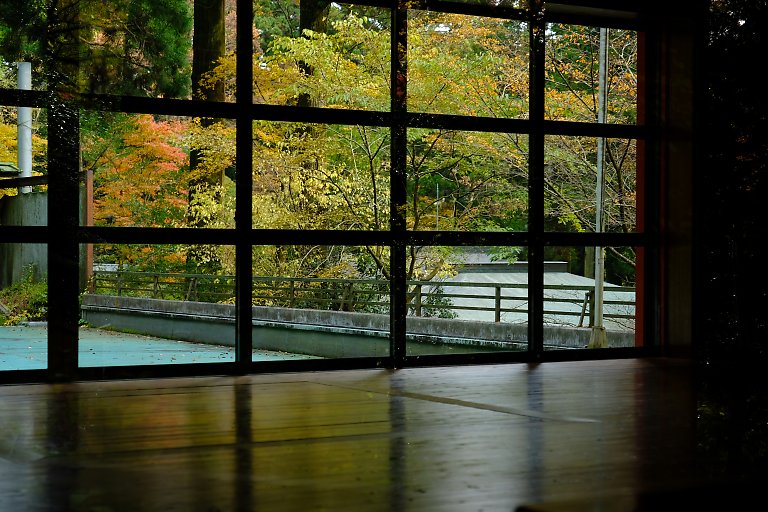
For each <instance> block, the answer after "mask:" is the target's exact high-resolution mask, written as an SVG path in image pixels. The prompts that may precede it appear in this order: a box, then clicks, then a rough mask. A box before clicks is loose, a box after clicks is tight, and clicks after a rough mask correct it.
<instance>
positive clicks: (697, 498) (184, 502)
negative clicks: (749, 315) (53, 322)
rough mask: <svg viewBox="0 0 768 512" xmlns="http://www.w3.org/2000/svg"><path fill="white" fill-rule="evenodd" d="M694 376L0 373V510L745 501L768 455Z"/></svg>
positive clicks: (577, 369)
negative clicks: (0, 377)
mask: <svg viewBox="0 0 768 512" xmlns="http://www.w3.org/2000/svg"><path fill="white" fill-rule="evenodd" d="M702 389H703V388H702V387H701V386H699V385H697V384H696V380H695V379H694V378H693V377H692V371H691V369H690V368H689V367H688V365H687V364H686V363H683V362H679V361H675V360H663V359H659V360H657V359H629V360H607V361H590V362H563V363H543V364H540V365H525V364H510V365H493V366H464V367H441V368H410V369H403V370H397V371H389V370H355V371H335V372H324V373H296V374H275V375H253V376H239V377H200V378H183V379H179V378H174V379H158V380H137V381H110V382H83V383H74V384H51V385H49V384H39V385H6V386H0V510H1V511H3V512H4V511H6V510H7V511H11V512H26V511H49V510H50V511H53V510H55V511H59V510H61V511H94V512H96V511H131V512H142V511H163V512H170V511H184V512H186V511H206V512H212V511H246V510H247V511H271V510H274V511H294V510H295V511H322V510H328V511H380V510H386V511H425V510H429V511H432V510H435V511H462V512H464V511H496V510H503V511H516V510H517V511H523V510H531V511H533V510H536V511H553V512H554V511H564V510H573V511H582V510H583V511H587V510H589V511H598V510H599V511H634V510H638V511H639V510H643V511H645V510H648V511H651V510H654V511H655V510H665V511H666V510H679V511H687V510H708V509H712V510H738V508H728V507H727V506H725V504H726V503H730V504H736V503H738V501H739V500H740V499H743V498H744V496H746V495H747V494H749V492H750V490H752V489H759V487H756V485H757V486H759V485H760V484H759V482H758V483H756V481H757V480H756V479H758V480H759V479H760V478H761V476H762V475H760V474H759V471H756V473H752V472H750V471H733V467H729V464H730V463H731V462H732V457H731V459H728V457H729V456H730V455H731V454H730V452H729V451H728V450H729V448H728V447H734V446H735V447H738V446H739V442H736V443H734V442H733V441H732V440H730V441H726V440H722V439H721V437H720V434H719V432H721V430H722V429H723V428H725V429H726V430H727V431H728V435H733V434H734V433H735V432H734V430H733V427H732V426H727V427H726V426H723V425H721V424H719V423H718V421H720V420H719V418H720V419H722V418H721V416H722V415H721V413H722V412H723V411H724V410H725V411H728V410H729V409H728V406H727V405H724V404H719V403H718V402H717V398H716V394H710V395H707V396H711V397H715V398H713V399H712V400H713V401H711V402H707V400H708V398H707V396H704V395H702ZM744 428H748V426H745V427H744ZM764 444H765V443H763V444H760V443H759V442H758V444H757V445H756V446H763V445H764ZM729 460H730V461H731V462H729ZM751 467H752V468H756V469H762V466H760V465H759V464H758V463H755V464H753V465H752V466H751ZM745 489H746V490H747V493H746V494H745V492H744V490H745ZM721 491H722V492H721ZM749 498H750V499H752V498H753V496H749ZM724 500H726V501H724ZM683 504H684V505H683ZM689 505H695V506H693V507H690V506H689ZM755 510H757V509H755Z"/></svg>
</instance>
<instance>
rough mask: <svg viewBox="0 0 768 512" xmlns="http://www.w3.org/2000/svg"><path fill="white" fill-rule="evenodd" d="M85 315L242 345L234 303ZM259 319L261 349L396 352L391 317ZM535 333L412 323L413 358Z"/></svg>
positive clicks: (266, 315) (550, 336)
mask: <svg viewBox="0 0 768 512" xmlns="http://www.w3.org/2000/svg"><path fill="white" fill-rule="evenodd" d="M82 315H83V318H84V320H85V321H86V322H88V323H89V324H91V325H93V326H95V327H106V328H112V329H115V330H126V331H130V332H134V333H139V334H146V335H152V336H159V337H163V338H169V339H178V340H183V341H192V342H199V343H212V344H217V345H234V343H235V323H234V320H235V308H234V305H232V304H213V303H206V302H182V301H170V300H160V299H146V298H134V297H116V296H107V295H84V296H83V302H82ZM252 316H253V322H252V323H253V345H254V348H258V349H264V350H277V351H283V352H292V353H298V354H308V355H316V356H321V357H363V356H385V355H387V354H388V351H389V316H388V315H381V314H372V313H351V312H343V311H321V310H309V309H291V308H271V307H263V306H254V307H253V313H252ZM544 333H545V337H546V339H545V345H550V346H553V347H558V348H583V347H585V346H586V345H587V343H588V342H589V335H590V330H589V329H587V328H567V327H557V326H545V329H544ZM614 334H615V336H614ZM527 335H528V327H527V325H526V324H505V323H490V322H477V321H467V320H452V319H443V318H416V317H409V318H408V333H407V338H408V340H407V341H408V343H409V347H408V352H409V354H412V355H417V354H420V353H425V354H434V353H462V352H464V353H468V352H479V351H498V350H523V349H525V346H526V340H527ZM609 342H610V344H611V346H633V344H634V337H633V336H632V335H631V333H629V334H628V333H609Z"/></svg>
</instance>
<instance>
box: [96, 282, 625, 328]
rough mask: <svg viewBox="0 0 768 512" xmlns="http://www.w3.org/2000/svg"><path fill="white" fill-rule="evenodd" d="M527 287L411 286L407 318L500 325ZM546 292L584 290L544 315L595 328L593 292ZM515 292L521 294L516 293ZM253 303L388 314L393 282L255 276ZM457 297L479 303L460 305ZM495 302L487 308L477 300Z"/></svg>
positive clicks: (204, 297)
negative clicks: (466, 315) (485, 320)
mask: <svg viewBox="0 0 768 512" xmlns="http://www.w3.org/2000/svg"><path fill="white" fill-rule="evenodd" d="M235 282H236V281H235V276H232V275H208V274H187V273H162V272H136V271H123V270H97V271H94V274H93V277H92V280H91V283H90V287H89V291H90V292H91V293H96V294H102V295H118V296H132V297H147V298H155V299H169V300H181V301H199V302H232V301H233V300H234V296H235ZM445 287H451V288H458V289H459V290H460V289H461V288H468V287H472V288H489V289H493V294H488V295H482V294H478V293H460V292H453V293H447V292H445ZM527 289H528V286H527V285H526V284H513V283H475V282H453V281H420V280H412V281H408V282H407V290H408V295H407V298H408V303H409V314H411V315H413V316H417V317H419V316H448V317H455V316H457V313H458V312H460V311H488V312H491V311H492V312H493V313H494V321H495V322H501V321H502V318H503V315H504V314H507V313H527V311H528V293H527ZM544 289H545V290H552V291H571V292H584V294H583V295H581V294H579V295H575V294H574V296H573V297H547V298H546V299H545V302H546V303H549V304H572V305H574V308H573V310H572V311H570V310H553V309H545V310H544V315H545V316H547V315H557V316H564V317H575V318H578V320H577V321H574V324H577V325H578V326H580V327H581V326H584V322H585V320H587V319H588V325H589V326H591V325H592V321H593V309H594V298H593V291H594V288H593V287H591V286H586V285H544ZM608 291H611V292H624V293H634V291H635V289H634V288H632V287H619V286H612V287H610V288H609V289H608ZM516 292H517V293H516ZM252 299H253V303H254V305H264V306H273V307H291V308H300V309H324V310H336V311H361V312H385V311H386V310H388V308H389V282H388V281H386V280H377V279H345V278H310V277H283V276H254V277H253V290H252ZM456 299H465V300H466V299H468V300H472V301H476V302H475V304H472V305H466V304H464V305H463V304H456V303H455V300H456ZM490 300H492V301H493V306H483V305H480V303H479V302H477V301H490ZM605 304H606V306H610V305H613V306H623V307H625V308H626V309H627V310H630V309H633V308H634V305H635V302H634V300H606V301H605ZM604 317H605V318H613V319H615V320H617V321H626V320H633V319H634V313H632V314H629V313H628V312H623V313H620V312H606V313H604Z"/></svg>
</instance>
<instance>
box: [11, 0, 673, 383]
mask: <svg viewBox="0 0 768 512" xmlns="http://www.w3.org/2000/svg"><path fill="white" fill-rule="evenodd" d="M354 3H355V4H358V5H372V6H379V7H384V8H388V9H390V12H391V16H392V18H391V21H392V27H393V30H392V56H391V57H392V59H391V62H392V69H391V73H392V75H391V77H392V83H393V84H395V83H398V80H401V81H402V80H404V82H403V83H405V84H407V68H406V67H405V66H403V63H404V59H403V55H399V54H398V53H397V49H398V48H400V49H401V51H402V49H404V48H406V47H407V46H406V45H407V41H406V30H407V11H408V9H410V8H414V9H425V8H429V9H431V10H434V11H444V12H453V13H459V14H467V15H477V16H494V17H501V18H504V17H509V18H515V19H522V20H525V21H528V22H529V23H530V37H531V59H530V69H529V76H530V84H531V86H530V115H529V119H526V120H512V119H509V120H505V119H496V118H493V119H492V118H467V117H461V116H449V115H439V114H421V113H414V112H409V111H408V110H407V108H406V105H405V104H404V100H403V97H402V96H400V95H398V93H397V92H396V90H395V89H394V88H393V89H392V91H391V110H390V112H363V111H349V110H333V109H325V108H312V107H286V106H269V105H254V104H252V102H251V87H252V78H253V75H252V67H251V62H250V58H244V59H243V58H241V59H239V60H238V62H237V79H236V80H237V82H236V89H237V100H236V101H235V102H234V103H206V102H203V101H194V100H168V99H157V98H135V97H116V96H79V95H66V94H64V93H62V92H61V91H58V90H56V89H54V90H51V91H12V90H0V101H1V102H2V103H3V104H4V105H12V106H13V105H20V106H32V107H39V108H47V109H48V115H49V166H50V168H51V169H56V171H57V172H55V173H51V174H50V175H49V201H50V206H51V207H50V208H49V219H48V226H42V227H18V226H0V235H2V239H3V241H4V243H7V242H11V243H22V242H26V243H45V244H47V245H48V254H49V262H48V266H49V283H50V285H49V311H50V318H49V338H48V368H47V369H45V370H32V371H20V370H19V371H3V372H0V381H71V380H76V379H98V378H139V377H166V376H181V375H206V374H242V373H254V372H264V371H269V372H272V371H301V370H313V371H314V370H331V369H342V368H377V367H386V368H400V367H407V366H420V365H435V364H441V365H442V364H449V365H461V364H476V363H500V362H538V361H548V360H553V361H554V360H571V359H597V358H617V357H642V356H646V355H655V354H657V353H659V347H660V344H659V342H658V341H657V340H659V339H661V333H662V330H663V326H662V323H661V322H662V318H661V311H660V307H661V306H660V304H661V298H662V283H661V268H662V263H661V261H662V259H661V258H662V255H661V250H660V248H661V245H660V243H659V232H660V223H661V214H660V213H659V210H660V205H661V192H660V190H661V178H660V176H661V173H662V165H663V164H662V163H661V161H662V155H661V151H662V139H661V135H660V131H659V130H658V129H657V128H656V127H658V126H659V125H660V122H661V120H660V118H659V115H660V114H657V112H660V111H661V109H662V108H663V107H664V105H663V103H662V102H663V98H661V97H660V96H661V93H660V92H659V88H658V87H655V84H657V83H658V82H659V81H660V80H661V75H662V74H663V71H661V69H660V67H659V66H658V65H651V64H652V63H654V62H655V58H656V57H657V56H658V55H661V54H662V53H663V51H664V49H663V47H662V45H661V43H660V40H661V37H662V32H660V31H659V30H658V26H657V25H656V24H654V23H652V22H651V20H653V17H652V16H651V14H649V13H648V12H647V11H643V10H642V8H641V7H638V6H634V7H635V8H634V9H628V10H626V11H616V10H613V11H606V10H603V9H600V3H601V2H596V1H591V2H590V1H584V0H583V1H580V2H579V1H561V2H557V6H554V5H553V8H552V9H551V10H548V9H545V8H544V6H543V5H542V2H540V1H538V0H532V1H531V8H530V9H514V8H505V7H493V6H489V5H482V4H475V3H464V2H447V1H428V0H424V1H421V2H418V1H417V2H405V1H401V2H390V1H386V0H372V1H361V2H354ZM605 3H606V4H610V2H605ZM584 6H586V7H587V8H586V9H584V8H582V7H584ZM237 9H238V21H237V29H238V39H237V48H238V54H239V55H247V56H248V57H250V55H251V45H252V42H251V39H250V31H251V20H252V2H251V1H250V0H238V3H237ZM552 22H563V23H575V24H583V25H595V26H608V27H620V28H627V29H634V30H638V31H639V32H640V33H642V38H643V40H644V41H645V42H646V43H651V44H645V45H644V46H645V48H644V50H643V52H642V59H641V58H639V59H638V61H639V64H638V65H642V66H643V67H644V71H643V72H642V75H641V76H642V78H643V85H642V86H641V91H640V92H639V94H638V102H639V105H638V111H639V112H638V113H639V115H641V114H642V116H643V117H642V119H643V120H642V122H641V121H639V122H638V125H637V126H626V125H598V124H596V123H595V124H592V123H569V122H559V121H548V120H545V118H544V48H543V44H544V42H543V39H542V38H537V37H535V35H536V34H542V33H543V27H544V25H545V24H547V23H552ZM641 60H642V62H641ZM649 84H654V87H651V86H649ZM81 105H98V108H99V109H107V110H115V111H120V112H131V113H161V114H169V115H179V116H200V117H205V116H208V117H220V118H229V119H233V120H234V121H235V123H236V129H237V135H236V137H237V139H236V143H237V149H236V151H237V161H238V162H247V163H248V166H247V167H248V168H246V169H244V171H245V172H242V173H239V174H238V176H243V178H242V182H239V183H238V186H237V192H236V194H237V196H236V200H237V205H238V208H237V211H236V214H235V215H236V227H235V228H233V229H220V230H208V229H206V230H200V229H172V228H171V229H169V228H161V229H160V228H139V227H136V228H114V227H96V226H82V225H80V222H79V186H80V176H79V168H78V166H79V147H78V143H76V142H75V141H76V140H77V139H78V138H79V137H74V136H73V132H72V130H71V128H67V127H71V126H77V124H78V123H77V119H78V116H77V108H79V107H80V106H81ZM254 120H274V121H302V122H313V121H314V122H322V123H326V124H328V123H330V124H365V125H372V126H383V127H389V129H390V130H391V134H392V136H391V140H392V166H391V167H392V171H391V176H390V178H391V180H390V181H391V190H390V192H391V201H392V206H393V207H392V208H391V211H392V212H394V213H393V216H392V218H391V223H390V230H388V231H381V232H350V231H300V230H262V229H253V228H252V226H251V217H250V215H251V214H250V212H251V204H252V198H251V195H250V192H251V179H252V177H251V172H250V168H249V166H250V162H251V159H252V151H253V148H252V122H253V121H254ZM436 126H441V127H446V128H456V129H462V130H483V131H505V132H507V131H508V132H515V133H522V134H526V135H528V136H529V137H530V146H531V149H530V150H529V152H530V168H529V173H530V174H529V175H530V185H529V214H530V222H529V229H528V231H526V232H519V233H481V232H462V233H458V232H439V231H438V232H413V231H408V230H407V229H406V227H405V225H406V224H405V218H404V216H403V215H398V214H397V213H396V212H398V211H399V209H398V208H397V206H400V205H403V204H404V203H405V184H406V173H405V168H404V149H403V147H404V146H403V140H404V139H403V137H404V134H405V130H406V129H407V128H418V127H436ZM548 134H566V135H592V136H602V137H622V138H632V139H635V140H637V141H638V146H639V147H638V159H639V160H640V159H641V158H642V162H643V163H642V168H643V170H642V172H641V170H640V167H641V164H640V162H638V181H640V180H642V184H643V185H642V188H643V189H644V193H643V197H642V213H641V217H640V218H638V223H639V225H642V228H641V229H639V231H638V232H636V233H625V234H620V233H559V232H548V231H545V230H544V217H543V215H544V207H543V180H542V176H543V167H544V158H543V157H544V147H543V146H544V137H545V136H546V135H548ZM640 146H642V150H641V148H640ZM641 153H642V154H641ZM238 165H240V164H238ZM641 174H642V176H641ZM239 179H240V178H239ZM638 188H641V187H640V185H638ZM51 198H55V201H56V202H55V205H56V208H52V206H54V199H51ZM640 206H641V202H640V200H638V207H640ZM297 235H300V236H301V237H302V240H305V241H308V242H313V241H316V242H318V243H322V244H342V245H359V244H360V243H361V240H362V241H365V242H366V243H370V244H372V245H387V246H390V247H391V249H392V251H391V253H392V255H393V256H392V260H391V262H390V263H391V268H392V269H393V271H392V278H391V282H390V289H391V292H390V293H391V295H390V300H391V308H392V309H391V313H390V319H391V320H390V321H391V334H390V337H391V338H390V355H389V356H388V357H384V358H349V359H332V360H312V361H282V362H252V361H251V349H252V347H253V340H252V338H251V328H250V326H251V308H250V304H251V295H250V294H251V287H250V283H251V280H252V277H253V276H252V270H251V263H252V261H251V257H252V255H251V248H252V246H253V245H280V244H292V243H294V242H295V240H296V238H297ZM173 242H179V243H192V242H195V243H209V244H222V245H234V246H235V248H236V255H237V261H236V266H237V287H238V295H237V303H236V304H237V305H236V315H237V316H236V333H237V334H236V338H237V343H236V360H235V361H234V362H232V363H215V364H178V365H152V366H130V367H128V366H126V367H119V366H118V367H105V368H81V367H78V356H77V352H78V350H77V347H78V321H79V300H78V296H79V293H80V271H79V259H80V250H81V249H80V248H81V244H93V243H148V244H151V243H173ZM410 244H418V245H449V246H469V245H497V246H504V245H508V246H520V245H526V246H528V248H529V254H530V257H529V269H530V270H529V272H530V274H529V283H532V286H531V287H530V293H531V301H532V308H531V312H530V313H529V323H528V325H529V348H528V350H527V351H525V352H509V353H506V352H500V353H493V354H470V355H451V356H437V355H435V356H409V355H407V354H406V351H405V323H406V315H405V312H406V302H405V261H406V260H405V249H406V247H407V246H408V245H410ZM595 245H598V246H632V247H637V248H641V249H642V253H643V263H642V264H639V265H638V290H641V289H642V293H640V292H639V293H638V305H637V308H638V310H639V311H642V314H641V317H642V319H643V320H642V324H641V325H638V330H641V332H642V336H643V337H644V339H645V340H647V342H646V343H645V344H644V346H642V347H636V348H633V349H595V350H579V351H560V350H555V351H544V349H543V343H542V339H543V307H542V305H543V282H544V259H543V252H544V248H545V247H547V246H595ZM640 281H642V282H640Z"/></svg>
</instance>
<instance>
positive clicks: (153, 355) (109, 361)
mask: <svg viewBox="0 0 768 512" xmlns="http://www.w3.org/2000/svg"><path fill="white" fill-rule="evenodd" d="M47 340H48V327H47V326H46V324H44V323H39V324H35V323H31V324H29V325H19V326H0V371H1V370H38V369H45V368H47V365H48V361H47V360H48V355H47ZM79 352H80V355H79V357H80V366H83V367H101V366H129V365H148V364H174V363H181V364H185V363H218V362H228V361H234V360H235V348H234V347H228V346H220V345H209V344H203V343H189V342H185V341H176V340H167V339H161V338H153V337H150V336H142V335H137V334H126V333H120V332H115V331H107V330H102V329H94V328H91V327H81V328H80V343H79ZM312 358H313V357H312V356H305V355H300V354H289V353H283V352H272V351H264V350H254V351H253V361H275V360H286V359H312Z"/></svg>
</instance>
